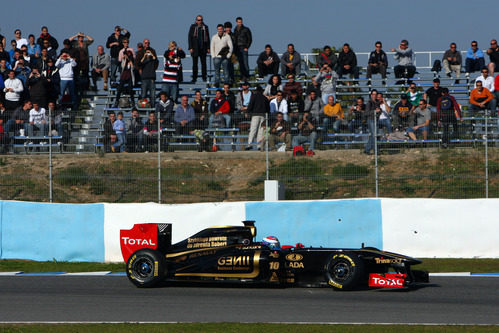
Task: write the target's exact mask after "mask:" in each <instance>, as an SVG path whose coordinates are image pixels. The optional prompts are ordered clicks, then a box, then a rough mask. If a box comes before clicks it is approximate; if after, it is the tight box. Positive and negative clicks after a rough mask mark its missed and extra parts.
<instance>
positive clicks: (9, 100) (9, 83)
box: [3, 70, 24, 111]
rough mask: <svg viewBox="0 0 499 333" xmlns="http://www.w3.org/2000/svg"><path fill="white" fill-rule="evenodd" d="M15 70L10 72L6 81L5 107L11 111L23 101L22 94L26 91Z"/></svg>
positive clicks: (4, 90)
mask: <svg viewBox="0 0 499 333" xmlns="http://www.w3.org/2000/svg"><path fill="white" fill-rule="evenodd" d="M15 74H16V73H15V72H14V71H13V70H11V71H9V72H8V78H7V80H5V81H4V87H5V88H4V89H3V92H4V93H5V107H6V108H7V110H9V111H11V110H14V109H16V108H17V107H18V106H19V105H20V103H21V94H22V92H23V91H24V87H23V83H22V81H21V80H19V79H18V78H16V77H15Z"/></svg>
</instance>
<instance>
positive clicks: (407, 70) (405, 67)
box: [392, 39, 416, 84]
mask: <svg viewBox="0 0 499 333" xmlns="http://www.w3.org/2000/svg"><path fill="white" fill-rule="evenodd" d="M392 52H395V54H394V55H393V58H395V60H397V61H398V63H399V64H398V65H397V66H395V67H394V71H395V77H396V78H397V79H400V78H406V79H410V78H412V77H413V76H414V74H415V73H416V67H415V66H414V60H413V56H414V53H413V52H412V49H411V48H410V47H409V42H408V41H407V40H406V39H403V40H402V41H401V42H400V45H399V47H398V48H396V49H392ZM401 83H404V80H399V81H397V83H396V84H401Z"/></svg>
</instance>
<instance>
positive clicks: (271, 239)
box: [262, 236, 281, 250]
mask: <svg viewBox="0 0 499 333" xmlns="http://www.w3.org/2000/svg"><path fill="white" fill-rule="evenodd" d="M262 245H267V246H268V247H269V248H270V249H271V250H280V249H281V243H279V240H278V239H277V237H275V236H267V237H264V238H263V239H262Z"/></svg>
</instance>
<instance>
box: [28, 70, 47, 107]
mask: <svg viewBox="0 0 499 333" xmlns="http://www.w3.org/2000/svg"><path fill="white" fill-rule="evenodd" d="M48 84H49V83H48V81H47V78H45V77H44V76H42V75H40V72H39V71H38V68H34V69H33V71H32V72H31V74H30V75H29V78H28V87H29V95H30V98H31V101H32V102H33V105H34V104H37V105H38V106H40V107H41V108H42V109H45V108H46V107H47V103H48V100H47V96H48Z"/></svg>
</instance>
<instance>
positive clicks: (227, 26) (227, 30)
mask: <svg viewBox="0 0 499 333" xmlns="http://www.w3.org/2000/svg"><path fill="white" fill-rule="evenodd" d="M224 32H225V34H226V35H227V36H229V37H230V40H231V41H232V46H233V47H234V48H235V45H236V41H235V38H234V34H233V33H232V23H230V22H229V21H227V22H225V23H224ZM235 59H237V57H236V55H235V52H233V53H232V57H231V58H230V59H229V61H228V62H227V68H228V71H229V74H228V75H229V82H236V79H235V76H234V61H235Z"/></svg>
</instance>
